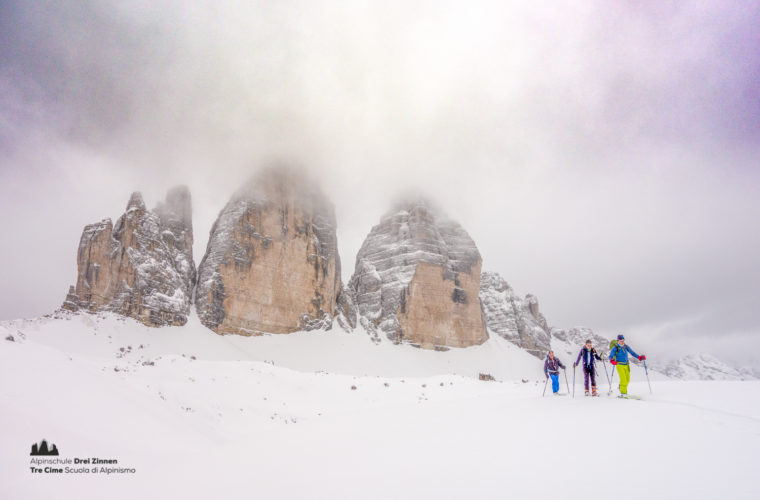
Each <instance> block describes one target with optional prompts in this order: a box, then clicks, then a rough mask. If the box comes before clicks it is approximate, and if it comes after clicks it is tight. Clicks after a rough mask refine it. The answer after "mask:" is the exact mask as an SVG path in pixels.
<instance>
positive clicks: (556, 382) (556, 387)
mask: <svg viewBox="0 0 760 500" xmlns="http://www.w3.org/2000/svg"><path fill="white" fill-rule="evenodd" d="M549 376H550V377H551V378H552V391H554V392H557V391H559V373H550V374H549Z"/></svg>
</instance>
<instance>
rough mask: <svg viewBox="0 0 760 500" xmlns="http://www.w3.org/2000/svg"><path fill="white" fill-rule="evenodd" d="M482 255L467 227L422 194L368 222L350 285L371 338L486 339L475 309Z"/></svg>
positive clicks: (460, 343) (422, 342)
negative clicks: (368, 229)
mask: <svg viewBox="0 0 760 500" xmlns="http://www.w3.org/2000/svg"><path fill="white" fill-rule="evenodd" d="M481 263H482V260H481V257H480V253H479V252H478V249H477V247H476V246H475V243H474V242H473V241H472V238H470V236H469V235H468V234H467V232H466V231H465V230H464V229H462V227H461V226H460V225H459V224H457V223H456V222H454V221H451V220H449V219H447V218H446V217H444V216H442V215H441V214H439V213H437V211H436V210H434V209H433V208H432V207H431V206H430V204H429V203H428V202H426V201H424V200H413V201H405V202H402V203H400V204H398V205H397V206H396V207H395V208H394V209H393V210H391V211H390V212H389V213H387V214H386V215H385V216H383V217H382V219H381V220H380V223H379V224H378V225H376V226H375V227H373V228H372V230H371V232H370V233H369V235H368V236H367V238H366V239H365V240H364V244H363V245H362V247H361V249H360V250H359V254H358V255H357V257H356V268H355V270H354V274H353V276H352V278H351V281H350V283H349V288H350V289H351V291H352V292H353V294H354V296H355V299H356V305H357V307H358V312H359V316H360V321H361V323H362V325H363V326H364V327H365V328H366V329H367V330H368V331H369V332H370V333H371V334H372V335H374V336H375V337H376V338H378V339H379V338H380V335H379V334H380V333H381V332H382V333H383V334H384V335H385V336H386V337H387V338H388V339H390V340H392V341H394V342H397V343H398V342H409V343H411V344H414V345H419V346H421V347H424V348H437V347H444V346H449V347H467V346H471V345H477V344H482V343H483V342H485V341H486V340H487V339H488V333H487V332H486V328H485V324H484V322H483V316H482V313H481V308H480V299H479V297H478V290H479V287H480V268H481Z"/></svg>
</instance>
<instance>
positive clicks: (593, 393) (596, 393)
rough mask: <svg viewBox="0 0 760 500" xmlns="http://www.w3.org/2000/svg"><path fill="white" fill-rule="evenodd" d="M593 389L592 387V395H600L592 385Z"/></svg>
mask: <svg viewBox="0 0 760 500" xmlns="http://www.w3.org/2000/svg"><path fill="white" fill-rule="evenodd" d="M591 389H592V392H591V395H592V396H594V397H599V393H598V392H596V387H592V388H591Z"/></svg>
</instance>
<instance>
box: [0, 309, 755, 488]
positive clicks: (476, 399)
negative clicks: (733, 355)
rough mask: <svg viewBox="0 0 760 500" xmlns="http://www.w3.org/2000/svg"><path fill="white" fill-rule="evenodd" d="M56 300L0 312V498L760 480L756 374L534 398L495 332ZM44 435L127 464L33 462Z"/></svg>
mask: <svg viewBox="0 0 760 500" xmlns="http://www.w3.org/2000/svg"><path fill="white" fill-rule="evenodd" d="M57 316H58V318H45V319H40V320H32V321H15V322H4V323H2V324H0V325H1V326H0V335H1V338H2V339H5V338H6V337H8V336H12V337H13V339H14V341H8V340H1V339H0V379H1V380H2V381H3V383H2V385H1V386H0V387H1V389H0V404H1V405H2V408H3V412H2V425H0V442H2V444H3V445H2V447H0V450H1V451H0V485H2V490H3V491H2V497H3V498H13V499H16V498H43V497H44V498H58V497H61V496H66V495H67V492H74V491H76V496H77V498H116V499H120V498H125V499H126V498H130V499H133V498H215V497H222V498H330V499H341V498H415V499H419V498H436V499H441V498H444V499H448V498H506V497H510V498H556V497H557V495H559V496H561V497H562V498H565V499H571V500H572V499H575V498H579V499H580V498H584V499H585V498H588V494H589V492H588V488H589V487H591V488H592V489H593V494H594V495H595V496H601V495H605V494H607V493H609V492H610V491H611V489H612V488H614V494H615V498H618V499H625V498H636V499H640V498H648V499H656V498H677V497H680V496H683V495H687V496H688V497H689V498H690V499H694V498H697V499H699V498H757V497H758V496H759V495H760V485H759V484H758V483H757V482H756V481H754V480H753V473H754V468H755V464H756V463H757V459H758V451H757V450H758V449H760V383H758V382H673V381H655V382H654V384H653V388H654V391H655V392H654V395H651V396H650V395H649V394H648V390H647V386H646V383H644V382H643V374H642V373H640V372H634V383H633V384H632V385H631V392H633V393H637V394H640V395H643V397H644V400H643V401H634V400H629V401H622V400H618V399H614V398H607V397H602V398H594V399H592V398H582V397H577V398H575V399H571V398H569V397H567V396H565V397H551V396H548V397H543V398H542V397H541V391H542V389H543V380H542V378H541V377H542V375H541V374H540V364H541V363H540V361H539V360H537V359H536V358H535V357H533V356H531V355H529V354H527V353H525V352H524V351H521V350H519V349H518V348H516V347H515V346H514V345H512V344H511V343H510V342H508V341H506V340H503V339H500V338H499V337H498V336H493V337H492V338H491V340H489V342H487V343H485V344H483V345H481V346H478V347H472V348H468V349H456V350H451V351H447V352H434V351H425V350H420V349H415V348H414V347H411V346H403V345H402V346H398V345H392V344H390V343H381V344H380V345H377V344H375V343H373V342H372V341H371V340H370V338H369V337H368V336H367V335H365V334H363V333H360V332H357V333H353V334H349V333H346V332H343V331H342V330H340V329H334V330H332V331H329V332H308V333H297V334H293V335H287V336H276V335H273V336H264V337H239V336H234V335H230V336H218V335H214V334H211V333H209V332H208V330H207V329H205V328H204V327H202V326H201V325H200V323H199V322H198V319H197V318H196V317H191V318H190V321H189V322H188V324H187V325H186V326H184V327H181V328H163V329H152V328H148V327H145V326H142V325H141V324H139V323H137V322H135V321H133V320H131V319H125V318H119V317H115V316H112V315H104V316H91V315H86V314H84V315H68V314H61V313H58V314H57ZM634 370H635V368H634ZM483 371H489V372H490V373H492V374H493V375H494V376H496V378H497V379H503V380H504V381H503V382H481V381H478V380H477V378H476V377H477V374H478V373H479V372H483ZM519 377H529V378H530V381H529V382H528V383H522V382H521V381H519ZM565 390H566V389H564V388H563V392H564V391H565ZM617 436H622V437H621V438H620V439H618V437H617ZM43 438H44V439H47V440H48V442H51V443H55V444H56V445H57V447H58V449H59V450H60V453H61V455H60V456H61V458H65V457H88V456H98V457H103V458H116V459H118V460H119V465H121V466H124V467H134V468H135V469H136V472H135V473H134V474H111V475H93V474H90V475H84V476H83V475H82V474H62V475H44V474H40V475H37V474H31V473H30V471H29V463H30V457H29V449H30V446H31V444H32V443H34V442H38V441H40V440H41V439H43ZM716 457H719V460H716ZM611 458H612V459H611ZM621 467H623V468H624V469H625V484H626V486H625V487H618V486H615V485H616V484H617V483H618V481H617V480H616V479H615V477H616V476H617V474H618V473H619V471H620V469H621ZM589 477H590V478H592V479H593V480H592V481H590V482H589V481H584V478H589ZM582 485H586V486H587V488H583V487H582Z"/></svg>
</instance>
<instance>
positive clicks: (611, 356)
mask: <svg viewBox="0 0 760 500" xmlns="http://www.w3.org/2000/svg"><path fill="white" fill-rule="evenodd" d="M616 352H617V346H615V347H614V348H612V349H610V359H609V360H608V361H612V358H613V357H615V353H616Z"/></svg>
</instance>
